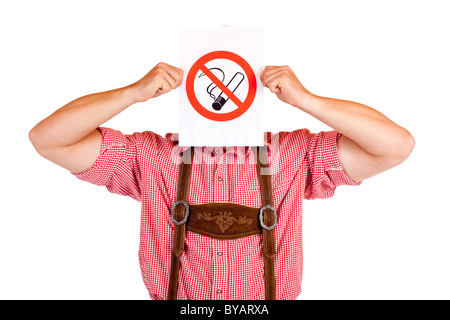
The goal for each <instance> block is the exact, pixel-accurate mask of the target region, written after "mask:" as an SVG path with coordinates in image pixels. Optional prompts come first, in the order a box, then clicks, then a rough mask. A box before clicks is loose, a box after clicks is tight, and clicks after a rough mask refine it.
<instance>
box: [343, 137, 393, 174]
mask: <svg viewBox="0 0 450 320" xmlns="http://www.w3.org/2000/svg"><path fill="white" fill-rule="evenodd" d="M337 146H338V157H339V161H340V163H341V165H342V167H343V168H344V172H345V173H346V174H347V176H348V177H349V178H350V179H352V180H353V181H355V182H360V181H362V180H365V179H367V178H370V177H373V176H375V175H377V174H379V173H381V172H383V171H386V170H388V169H390V168H392V167H394V166H395V165H396V164H395V163H394V162H393V161H391V160H390V159H388V158H384V157H378V156H374V155H372V154H370V153H368V152H366V151H365V150H363V149H362V148H361V147H360V146H359V145H358V144H356V143H355V142H354V141H353V140H351V139H350V138H348V137H346V136H344V135H341V136H340V138H339V140H338V142H337Z"/></svg>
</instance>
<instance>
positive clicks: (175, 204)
mask: <svg viewBox="0 0 450 320" xmlns="http://www.w3.org/2000/svg"><path fill="white" fill-rule="evenodd" d="M179 204H182V205H183V206H184V207H185V208H186V210H185V212H184V219H183V220H181V221H178V220H177V219H175V217H174V212H175V207H176V206H177V205H179ZM171 212H172V216H171V217H172V221H173V223H174V224H176V225H177V226H181V225H182V224H184V223H186V221H187V219H188V217H189V205H188V203H187V202H186V201H184V200H178V201H177V202H175V203H174V204H173V207H172V211H171Z"/></svg>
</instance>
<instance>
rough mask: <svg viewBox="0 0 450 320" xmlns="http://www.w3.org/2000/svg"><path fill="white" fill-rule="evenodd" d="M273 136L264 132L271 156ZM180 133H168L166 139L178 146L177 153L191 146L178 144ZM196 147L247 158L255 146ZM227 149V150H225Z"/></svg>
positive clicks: (265, 142) (175, 146) (265, 143)
mask: <svg viewBox="0 0 450 320" xmlns="http://www.w3.org/2000/svg"><path fill="white" fill-rule="evenodd" d="M271 136H272V134H271V133H270V132H265V133H264V145H265V146H267V150H268V155H269V156H270V149H271V144H270V141H271ZM178 137H179V135H178V133H167V134H166V139H169V140H171V141H172V145H173V147H174V148H176V149H177V150H176V152H177V154H181V153H183V152H184V151H186V150H187V149H189V146H184V147H180V146H179V145H178ZM194 148H195V149H197V148H200V149H202V151H209V152H212V151H216V150H217V151H218V152H224V151H226V152H228V153H231V154H235V155H236V156H238V157H242V158H246V157H248V154H249V153H250V151H251V150H253V148H255V147H254V146H249V147H217V146H215V147H194ZM224 149H225V150H224Z"/></svg>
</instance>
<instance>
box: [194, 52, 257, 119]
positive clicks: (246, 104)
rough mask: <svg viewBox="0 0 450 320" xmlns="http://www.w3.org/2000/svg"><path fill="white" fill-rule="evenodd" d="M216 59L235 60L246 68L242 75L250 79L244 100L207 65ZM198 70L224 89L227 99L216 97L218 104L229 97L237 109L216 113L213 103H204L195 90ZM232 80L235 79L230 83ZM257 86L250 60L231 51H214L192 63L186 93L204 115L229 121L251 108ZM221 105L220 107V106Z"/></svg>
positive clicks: (208, 117) (196, 108)
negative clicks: (212, 106)
mask: <svg viewBox="0 0 450 320" xmlns="http://www.w3.org/2000/svg"><path fill="white" fill-rule="evenodd" d="M216 59H226V60H230V61H233V62H235V63H236V64H238V65H239V66H240V67H241V68H242V70H244V73H245V76H244V75H242V76H243V78H246V79H247V81H248V92H247V96H246V98H245V100H244V101H241V100H240V99H239V98H238V97H237V96H236V95H235V94H234V92H233V91H232V90H233V89H231V90H230V88H229V87H228V86H227V85H226V84H225V83H223V82H222V81H221V80H220V79H219V78H217V77H216V75H214V73H212V72H211V70H210V69H209V68H207V67H206V66H205V64H206V63H208V62H210V61H212V60H216ZM198 71H201V72H203V74H204V75H206V76H207V77H208V78H209V79H210V80H211V81H212V83H213V84H214V85H215V86H217V88H219V89H220V90H222V93H223V94H224V95H225V96H226V97H227V99H225V98H223V97H222V98H221V97H218V99H216V101H215V103H216V105H217V103H219V105H220V106H222V105H223V104H224V103H225V102H226V101H227V100H228V99H230V100H231V101H233V103H234V104H235V105H236V106H237V109H234V110H233V111H231V112H227V113H216V112H213V111H211V110H209V109H210V106H211V105H210V106H207V105H202V104H201V103H200V102H199V100H198V98H197V96H196V94H195V90H194V81H195V79H196V75H197V73H198ZM243 78H242V79H243ZM232 81H233V79H232V80H231V81H230V82H229V83H228V85H229V84H230V83H231V82H232ZM241 81H242V80H241ZM239 84H240V83H239ZM239 84H238V85H239ZM256 87H257V85H256V77H255V73H254V72H253V70H252V68H251V67H250V65H249V64H248V62H247V61H245V60H244V59H243V58H242V57H240V56H239V55H237V54H235V53H232V52H229V51H214V52H210V53H208V54H205V55H204V56H203V57H201V58H200V59H198V60H197V61H196V62H195V63H194V64H193V65H192V67H191V69H190V70H189V73H188V75H187V78H186V93H187V96H188V99H189V102H190V103H191V105H192V107H193V108H194V109H195V110H196V111H197V112H198V113H199V114H201V115H202V116H203V117H205V118H207V119H210V120H214V121H229V120H233V119H236V118H237V117H239V116H241V115H243V114H244V113H245V112H246V111H247V110H248V108H250V106H251V105H252V103H253V100H254V99H255V95H256ZM220 106H219V107H218V108H220ZM214 109H216V108H214ZM216 110H217V109H216Z"/></svg>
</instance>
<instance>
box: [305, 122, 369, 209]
mask: <svg viewBox="0 0 450 320" xmlns="http://www.w3.org/2000/svg"><path fill="white" fill-rule="evenodd" d="M340 136H341V134H340V133H339V132H337V131H328V132H320V133H318V134H311V133H309V132H307V139H306V141H307V143H308V145H307V150H306V156H305V160H304V161H305V162H306V167H307V177H306V184H305V199H309V200H312V199H326V198H330V197H332V196H333V195H334V192H335V190H336V187H337V186H340V185H349V186H355V185H360V184H361V182H355V181H353V180H352V179H350V178H349V177H348V176H347V175H346V173H345V172H344V168H343V167H342V165H341V163H340V161H339V158H338V150H337V141H338V139H339V137H340Z"/></svg>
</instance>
